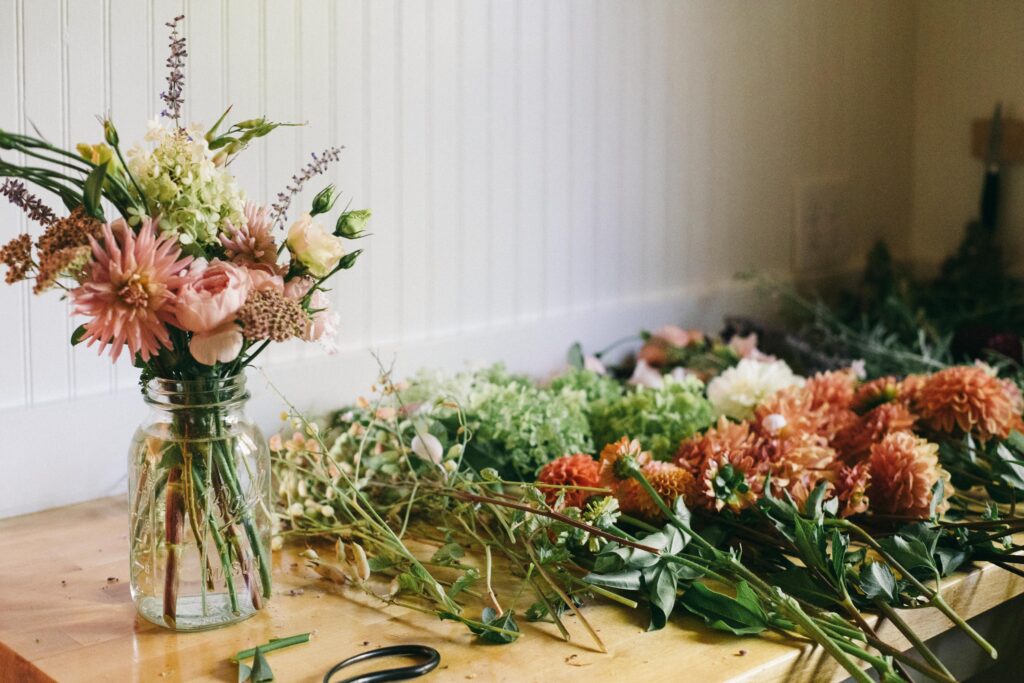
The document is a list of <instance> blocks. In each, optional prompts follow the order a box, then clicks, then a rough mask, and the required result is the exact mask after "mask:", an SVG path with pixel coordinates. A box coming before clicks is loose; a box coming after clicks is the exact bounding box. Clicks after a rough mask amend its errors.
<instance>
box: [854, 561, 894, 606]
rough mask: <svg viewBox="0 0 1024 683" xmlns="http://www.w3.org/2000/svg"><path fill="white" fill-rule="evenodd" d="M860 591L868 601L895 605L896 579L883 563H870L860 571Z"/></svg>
mask: <svg viewBox="0 0 1024 683" xmlns="http://www.w3.org/2000/svg"><path fill="white" fill-rule="evenodd" d="M859 578H860V589H861V590H862V591H864V595H865V597H867V599H868V600H885V601H886V602H888V603H889V604H896V603H897V602H898V599H899V596H898V595H897V591H896V577H895V576H893V575H892V571H891V570H890V569H889V566H888V565H887V564H885V563H884V562H870V563H868V564H867V565H865V566H864V568H863V569H861V572H860V577H859Z"/></svg>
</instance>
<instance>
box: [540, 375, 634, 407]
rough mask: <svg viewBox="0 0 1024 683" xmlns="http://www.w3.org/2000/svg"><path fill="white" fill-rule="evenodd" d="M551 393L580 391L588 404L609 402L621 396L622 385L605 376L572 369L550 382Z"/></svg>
mask: <svg viewBox="0 0 1024 683" xmlns="http://www.w3.org/2000/svg"><path fill="white" fill-rule="evenodd" d="M550 389H551V391H554V392H559V391H561V390H562V389H572V390H574V391H582V392H583V394H584V395H585V396H586V397H587V402H588V403H595V402H597V401H610V400H612V399H616V398H618V397H619V396H622V385H621V384H620V383H619V382H617V381H616V380H615V379H613V378H611V377H609V376H607V375H599V374H598V373H596V372H591V371H590V370H584V369H582V368H572V369H570V370H567V371H566V372H565V373H564V374H561V375H559V376H558V377H555V378H554V379H553V380H551V386H550Z"/></svg>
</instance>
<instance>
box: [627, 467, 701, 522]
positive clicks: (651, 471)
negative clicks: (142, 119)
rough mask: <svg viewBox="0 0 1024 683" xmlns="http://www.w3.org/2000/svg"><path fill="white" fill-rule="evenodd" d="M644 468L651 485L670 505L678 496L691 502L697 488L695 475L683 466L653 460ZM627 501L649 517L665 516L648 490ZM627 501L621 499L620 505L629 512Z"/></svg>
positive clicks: (670, 505)
mask: <svg viewBox="0 0 1024 683" xmlns="http://www.w3.org/2000/svg"><path fill="white" fill-rule="evenodd" d="M642 469H643V473H644V476H645V477H647V481H648V482H650V484H651V487H653V488H654V490H655V491H657V492H658V495H659V496H661V498H662V500H664V501H665V504H666V505H668V506H669V507H672V505H673V503H675V500H676V498H678V497H680V496H682V497H683V500H684V501H686V502H689V500H690V498H691V497H692V496H693V494H694V490H695V486H694V479H693V475H692V474H690V473H689V472H687V471H686V470H684V469H683V468H682V467H676V466H675V465H673V464H672V463H668V462H658V461H651V462H649V463H647V464H646V465H644V466H643V468H642ZM627 503H628V504H629V505H630V506H633V505H636V506H637V507H638V509H637V512H638V513H639V514H640V515H641V516H643V517H647V518H648V519H658V518H661V517H662V516H663V515H662V512H661V508H659V507H658V505H657V504H656V503H655V502H654V501H653V500H652V499H651V497H650V496H649V495H647V492H646V491H643V490H641V491H640V495H639V496H638V497H636V498H634V499H630V500H628V501H627ZM627 503H624V502H623V501H621V500H620V501H619V507H621V508H622V510H623V511H624V512H626V514H629V510H628V509H627V508H626V504H627Z"/></svg>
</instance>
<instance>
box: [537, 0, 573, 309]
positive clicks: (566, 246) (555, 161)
mask: <svg viewBox="0 0 1024 683" xmlns="http://www.w3.org/2000/svg"><path fill="white" fill-rule="evenodd" d="M544 9H545V17H544V27H545V31H544V54H545V57H546V60H545V61H546V62H547V68H546V69H545V74H544V79H545V80H544V92H543V95H544V97H543V102H544V161H543V164H544V178H545V182H544V202H543V207H544V248H543V255H544V259H545V261H544V274H545V277H544V286H545V290H546V291H545V298H544V308H545V311H546V312H549V313H551V312H557V311H565V310H567V308H568V306H569V290H570V281H571V278H572V274H571V272H570V269H569V268H568V267H567V266H568V263H569V261H570V259H571V258H572V256H571V253H572V252H571V249H570V241H571V236H572V229H571V227H570V214H569V203H570V201H571V190H572V187H571V183H570V158H569V149H570V132H571V123H570V121H569V112H570V111H571V107H570V103H569V98H570V80H569V79H570V69H571V67H572V53H571V52H570V40H569V31H570V28H569V27H570V24H569V10H570V7H569V2H568V0H557V1H556V2H548V3H545V6H544Z"/></svg>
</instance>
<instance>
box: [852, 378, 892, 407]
mask: <svg viewBox="0 0 1024 683" xmlns="http://www.w3.org/2000/svg"><path fill="white" fill-rule="evenodd" d="M900 389H901V384H900V381H899V380H897V379H896V378H895V377H879V378H878V379H873V380H871V381H870V382H865V383H864V384H862V385H860V387H858V389H857V393H856V394H855V395H854V397H853V405H852V408H853V410H854V411H855V412H856V413H858V414H860V415H863V414H864V413H866V412H868V411H869V410H871V409H872V408H875V407H876V406H880V405H882V404H883V403H889V402H890V401H896V400H898V399H899V398H900V397H901V394H900Z"/></svg>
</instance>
